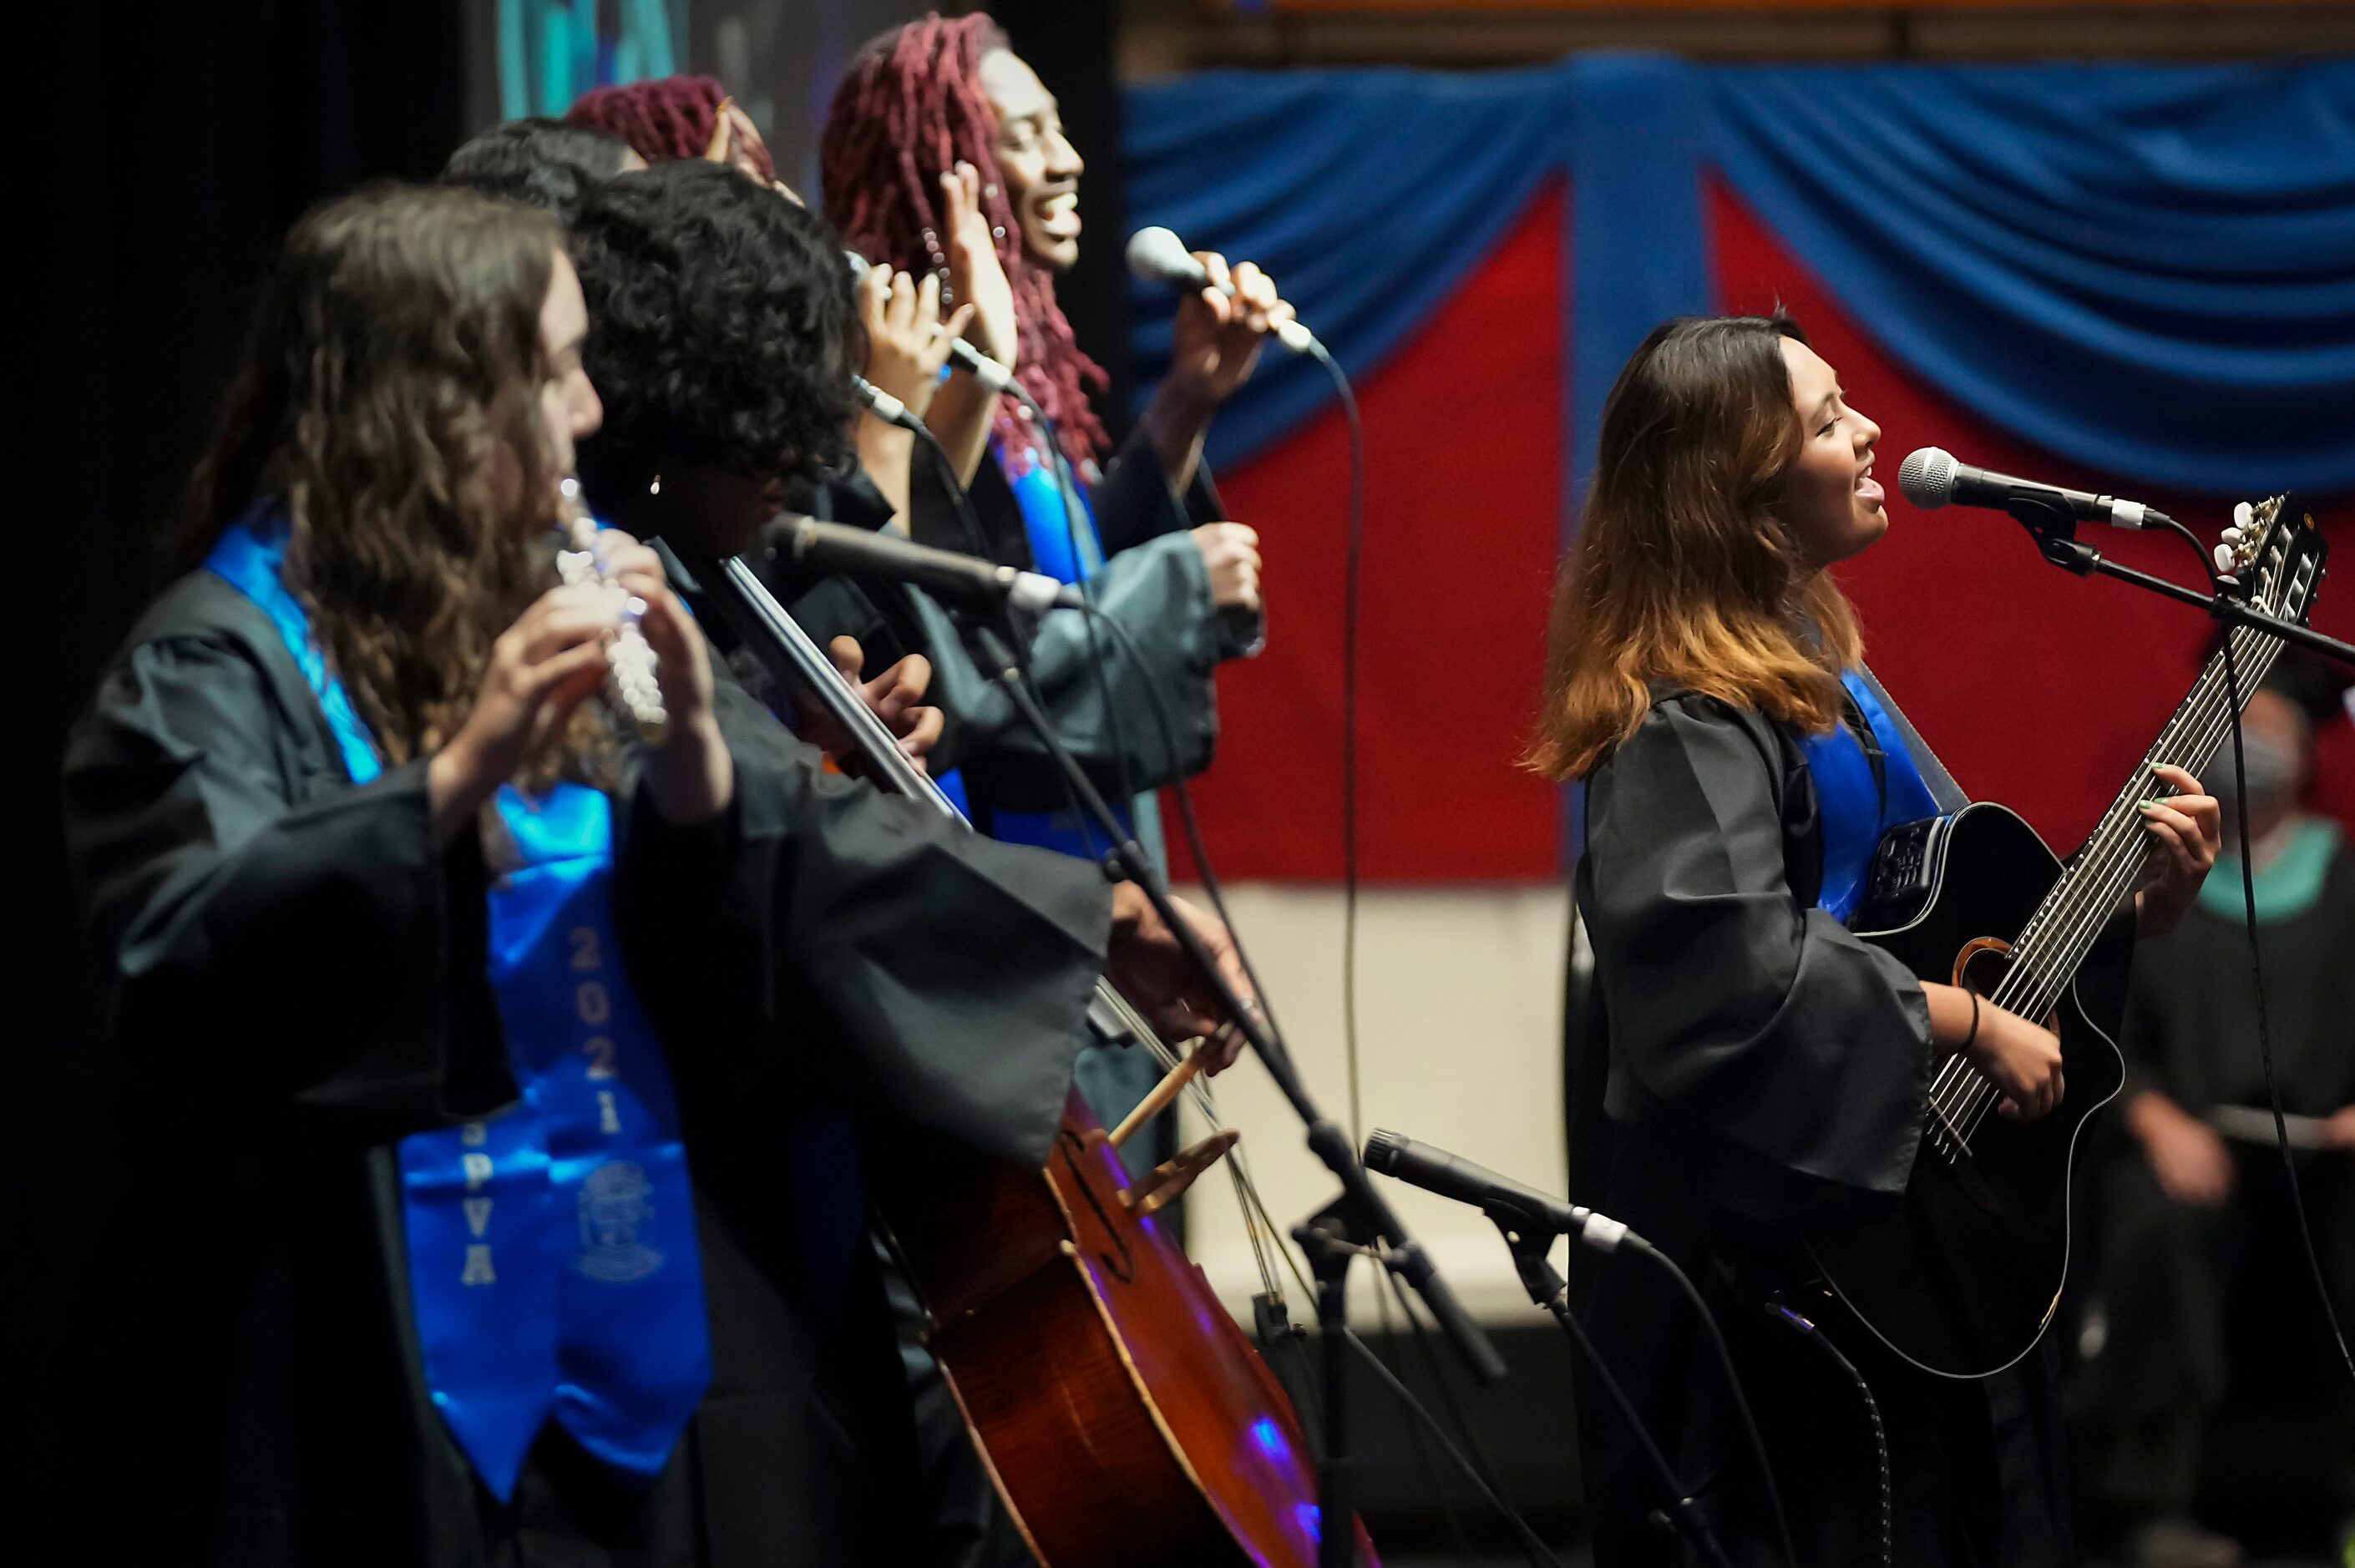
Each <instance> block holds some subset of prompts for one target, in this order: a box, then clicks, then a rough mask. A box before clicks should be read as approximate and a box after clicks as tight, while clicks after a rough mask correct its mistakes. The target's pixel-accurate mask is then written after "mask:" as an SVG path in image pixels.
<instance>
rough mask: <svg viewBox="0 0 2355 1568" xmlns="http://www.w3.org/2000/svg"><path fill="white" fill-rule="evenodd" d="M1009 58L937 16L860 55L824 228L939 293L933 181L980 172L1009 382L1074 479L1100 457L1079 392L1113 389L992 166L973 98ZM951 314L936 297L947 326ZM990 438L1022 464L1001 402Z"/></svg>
mask: <svg viewBox="0 0 2355 1568" xmlns="http://www.w3.org/2000/svg"><path fill="white" fill-rule="evenodd" d="M1006 47H1007V43H1006V35H1005V34H1004V33H1003V32H1001V31H999V30H998V27H997V25H996V23H994V22H992V21H991V20H990V19H989V18H988V17H987V16H980V15H975V16H959V17H956V18H954V20H952V19H947V18H943V17H942V16H938V15H937V14H935V15H932V16H926V17H925V18H924V19H923V20H922V21H921V22H911V23H909V24H908V25H907V26H904V27H895V28H893V29H892V30H891V31H890V32H888V33H885V34H883V35H882V36H881V37H877V38H875V39H872V40H871V41H869V42H868V44H867V46H866V47H865V48H861V49H860V50H859V51H858V57H857V58H854V59H853V60H852V61H851V64H850V70H849V73H848V74H847V76H845V77H844V78H843V80H842V86H841V87H840V88H839V89H837V90H836V92H835V95H834V106H833V107H832V108H831V109H830V110H828V111H827V112H826V133H825V135H824V137H823V138H822V139H821V141H820V143H819V151H820V154H821V157H822V159H823V163H822V165H821V168H822V173H821V178H822V179H823V180H824V182H825V187H826V217H829V218H831V219H832V220H833V221H834V225H835V227H836V228H839V229H841V230H842V232H843V236H844V238H847V240H848V241H849V242H850V244H851V246H852V247H853V248H854V249H857V250H858V251H859V252H860V253H861V254H862V255H864V256H865V257H867V259H868V260H870V261H877V262H889V263H890V264H891V265H892V266H894V267H897V268H900V270H903V271H920V270H933V271H937V272H938V273H940V275H941V281H942V282H943V284H944V285H945V284H946V283H947V281H948V265H947V256H946V252H945V251H944V250H943V249H942V246H941V241H940V235H941V232H942V230H943V228H946V227H947V225H946V222H945V217H946V208H947V198H946V197H944V196H943V195H942V194H941V184H940V181H941V175H943V173H945V172H946V171H948V170H950V169H953V168H954V167H955V166H956V164H957V163H958V161H959V160H960V159H962V160H963V161H964V162H965V163H968V164H972V165H973V166H974V167H975V168H976V169H978V170H979V171H981V181H982V188H983V192H984V195H983V196H982V211H983V214H984V216H986V217H987V218H988V219H989V224H990V228H991V229H992V230H993V231H994V232H995V233H996V236H997V260H999V262H1001V263H1002V264H1003V265H1004V266H1005V268H1006V276H1007V281H1008V282H1010V283H1011V284H1012V285H1013V289H1014V317H1015V322H1016V324H1017V327H1018V330H1019V332H1020V344H1021V354H1020V363H1019V365H1018V367H1017V372H1016V374H1017V375H1018V376H1019V378H1020V379H1021V382H1022V386H1023V388H1024V390H1026V391H1028V393H1029V394H1030V396H1031V397H1035V398H1037V399H1038V400H1039V407H1040V408H1044V409H1045V410H1046V411H1047V417H1048V418H1050V419H1052V420H1054V421H1055V428H1056V429H1057V430H1058V431H1060V433H1061V435H1062V438H1063V446H1064V449H1065V450H1066V451H1067V452H1068V453H1069V454H1070V456H1071V461H1072V463H1073V464H1074V466H1076V465H1078V464H1081V463H1084V462H1088V461H1092V459H1094V458H1095V457H1096V455H1097V454H1098V453H1100V452H1101V451H1103V449H1104V447H1105V445H1106V440H1105V437H1104V428H1103V423H1102V421H1100V420H1099V419H1098V418H1096V413H1095V409H1094V408H1092V407H1091V406H1090V404H1089V402H1088V388H1089V387H1091V386H1093V387H1097V388H1098V389H1101V388H1103V387H1105V386H1106V385H1108V384H1109V381H1108V377H1106V376H1105V375H1104V373H1103V370H1102V369H1100V368H1099V367H1098V366H1097V365H1096V363H1095V362H1094V361H1093V360H1092V359H1090V358H1089V357H1088V356H1087V355H1084V354H1082V353H1081V352H1080V345H1079V341H1078V340H1077V339H1076V338H1074V337H1072V335H1071V323H1070V322H1068V321H1066V320H1064V319H1063V312H1062V307H1061V306H1060V305H1058V304H1056V303H1055V275H1054V272H1053V271H1052V270H1050V268H1048V267H1046V266H1044V265H1042V264H1040V263H1039V262H1037V261H1034V260H1031V259H1030V258H1029V257H1028V255H1026V254H1024V252H1023V249H1022V228H1021V225H1020V224H1018V223H1017V222H1016V221H1015V217H1014V208H1013V206H1012V204H1011V202H1010V201H1009V200H1008V199H1007V195H1006V178H1005V175H1002V174H1001V173H1000V172H999V170H998V167H997V116H996V112H995V111H993V110H992V109H991V108H990V106H989V99H988V97H987V96H986V94H985V93H984V92H983V91H982V88H981V57H982V56H984V55H986V54H987V53H988V52H989V51H990V50H992V49H1002V48H1006ZM950 303H951V302H950V300H949V299H948V297H947V294H946V292H945V290H944V291H943V295H942V300H941V306H942V310H943V313H945V312H946V311H947V309H948V307H949V305H950ZM997 434H998V436H999V438H1000V448H1001V450H1003V451H1004V452H1005V453H1006V454H1007V458H1008V459H1009V460H1011V461H1016V462H1021V461H1025V459H1024V456H1023V454H1024V453H1026V452H1027V451H1028V450H1029V449H1030V447H1031V445H1032V438H1031V436H1030V435H1029V433H1028V431H1027V429H1025V427H1024V424H1023V419H1022V413H1021V406H1020V405H1019V404H1018V403H1017V402H1015V400H1014V399H1013V398H1011V397H1003V398H1000V399H999V400H998V409H997Z"/></svg>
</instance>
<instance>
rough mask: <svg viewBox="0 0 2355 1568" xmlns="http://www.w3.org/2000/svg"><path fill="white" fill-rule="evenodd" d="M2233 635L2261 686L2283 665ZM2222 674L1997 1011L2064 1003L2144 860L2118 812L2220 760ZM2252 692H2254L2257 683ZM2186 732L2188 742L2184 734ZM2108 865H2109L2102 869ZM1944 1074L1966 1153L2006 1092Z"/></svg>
mask: <svg viewBox="0 0 2355 1568" xmlns="http://www.w3.org/2000/svg"><path fill="white" fill-rule="evenodd" d="M2227 635H2228V638H2229V640H2230V641H2231V642H2232V652H2233V655H2234V657H2235V659H2236V660H2241V661H2244V662H2247V663H2248V664H2249V665H2250V666H2251V673H2252V674H2253V675H2254V677H2255V679H2256V680H2262V679H2263V678H2264V671H2265V669H2266V668H2268V667H2270V665H2271V664H2272V663H2273V662H2274V661H2275V658H2277V657H2278V655H2279V653H2280V652H2281V646H2282V645H2281V643H2280V642H2279V641H2277V640H2275V639H2273V638H2270V637H2267V636H2265V635H2264V633H2263V632H2260V631H2257V630H2254V629H2239V628H2236V629H2234V630H2232V631H2231V632H2229V633H2228V634H2227ZM2222 667H2223V666H2222V655H2221V654H2220V655H2219V656H2218V657H2217V658H2216V659H2214V660H2212V661H2211V663H2210V665H2209V667H2208V668H2207V669H2206V670H2205V671H2203V672H2202V673H2201V677H2200V684H2199V686H2198V687H2197V688H2196V689H2195V691H2194V692H2193V694H2192V696H2191V699H2190V701H2189V702H2187V703H2186V704H2185V705H2184V706H2183V708H2182V709H2181V710H2180V711H2179V713H2178V714H2177V715H2175V717H2174V719H2172V720H2170V721H2169V725H2168V727H2167V730H2166V731H2165V732H2162V734H2161V736H2160V737H2159V741H2158V744H2157V745H2156V746H2154V747H2152V748H2151V752H2150V754H2149V755H2148V756H2146V758H2145V759H2144V766H2143V767H2141V768H2138V769H2137V772H2136V775H2135V777H2134V779H2133V780H2132V781H2130V782H2129V784H2128V786H2127V788H2126V790H2125V791H2124V792H2122V794H2121V796H2120V798H2119V800H2118V801H2116V802H2114V803H2113V805H2112V808H2111V810H2110V811H2109V812H2107V813H2105V818H2104V821H2103V822H2102V824H2101V825H2100V827H2098V828H2097V829H2096V830H2095V833H2094V843H2093V845H2092V846H2090V847H2089V849H2088V852H2087V853H2088V858H2089V860H2091V861H2092V862H2093V863H2094V865H2095V866H2096V867H2097V868H2098V869H2096V870H2094V873H2093V874H2091V875H2089V876H2087V877H2084V878H2082V879H2080V880H2079V881H2078V883H2077V885H2076V886H2075V887H2073V888H2072V889H2071V891H2070V893H2069V894H2068V895H2065V896H2064V897H2063V898H2062V901H2061V902H2060V903H2059V904H2057V905H2055V906H2052V907H2051V909H2049V910H2044V911H2040V912H2039V914H2040V916H2042V917H2041V918H2031V919H2030V923H2029V926H2028V927H2027V928H2026V929H2024V930H2023V931H2022V932H2021V936H2020V940H2019V943H2018V944H2017V945H2016V946H2015V948H2014V950H2013V964H2012V967H2011V968H2010V969H2009V971H2007V973H2006V974H2005V976H2004V979H2003V980H2002V981H2000V982H1998V985H1997V987H1996V990H1995V992H1994V994H1993V995H1992V996H1990V997H1989V999H1988V1000H1989V1001H1993V1002H1994V1003H1995V1004H1996V1005H1997V1006H1998V1007H2001V1008H2003V1009H2005V1010H2006V1011H2007V1012H2019V1013H2020V1014H2021V1015H2022V1016H2025V1017H2029V1018H2041V1017H2042V1016H2044V1015H2045V1014H2046V1013H2047V1012H2051V1009H2052V1007H2053V1006H2054V1005H2055V1004H2056V1003H2057V1002H2058V1001H2060V998H2061V994H2062V991H2065V990H2066V989H2067V986H2068V983H2069V981H2068V980H2067V979H2065V978H2061V979H2057V980H2056V976H2069V975H2072V974H2073V971H2074V969H2075V967H2076V964H2077V963H2078V962H2079V961H2080V960H2082V959H2083V956H2084V953H2085V952H2086V951H2087V950H2090V948H2091V946H2092V943H2093V941H2094V938H2097V937H2098V936H2099V934H2100V932H2101V928H2102V927H2103V926H2105V925H2106V924H2107V923H2108V921H2109V919H2110V915H2111V912H2112V911H2113V910H2115V907H2116V906H2117V901H2118V900H2119V898H2121V897H2122V896H2123V895H2125V893H2126V888H2127V887H2128V886H2129V885H2131V883H2132V881H2133V879H2134V877H2135V875H2136V874H2137V872H2138V871H2139V869H2140V867H2141V864H2142V857H2141V856H2140V855H2139V854H2137V853H2132V852H2133V851H2134V850H2135V848H2136V842H2137V839H2138V838H2139V836H2140V832H2141V827H2142V824H2141V821H2140V816H2139V812H2138V811H2130V810H2120V809H2119V808H2120V807H2121V806H2123V805H2125V804H2126V801H2127V800H2129V799H2138V798H2139V790H2140V789H2142V788H2144V787H2146V786H2147V787H2157V788H2164V786H2161V785H2158V780H2157V779H2156V778H2155V776H2154V773H2153V768H2154V767H2155V766H2156V765H2154V764H2152V763H2151V762H2150V759H2149V758H2150V757H2152V756H2166V755H2168V754H2169V753H2170V752H2171V753H2173V755H2175V756H2178V757H2181V758H2183V759H2184V764H2185V765H2186V766H2189V765H2190V764H2191V763H2193V762H2195V761H2204V760H2205V759H2206V758H2208V757H2211V756H2212V755H2214V753H2215V750H2216V748H2217V747H2219V746H2221V745H2222V742H2223V739H2224V736H2225V734H2226V733H2227V731H2228V729H2229V726H2230V723H2231V719H2232V700H2231V697H2230V695H2229V694H2228V693H2226V692H2225V691H2224V690H2223V688H2222V683H2221V682H2220V681H2219V680H2217V679H2214V677H2217V676H2219V674H2220V672H2221V671H2222ZM2249 684H2250V685H2252V686H2254V684H2255V680H2252V681H2251V682H2250V683H2249ZM2186 730H2188V731H2189V732H2190V734H2188V735H2186V734H2182V733H2180V732H2182V731H2186ZM2170 742H2172V743H2173V744H2172V745H2170ZM2105 861H2106V862H2108V863H2106V864H2104V862H2105ZM2048 933H2051V934H2050V935H2048ZM2047 949H2050V951H2048V950H2047ZM2023 1004H2024V1005H2023ZM1957 1064H1962V1067H1961V1071H1960V1072H1959V1073H1949V1072H1948V1071H1947V1070H1945V1069H1952V1068H1954V1067H1955V1065H1957ZM1945 1069H1942V1072H1941V1075H1940V1078H1939V1080H1938V1081H1937V1082H1935V1083H1934V1085H1933V1086H1932V1091H1931V1092H1932V1098H1933V1103H1934V1105H1935V1106H1936V1107H1937V1110H1938V1114H1939V1119H1940V1120H1941V1121H1943V1122H1945V1124H1946V1129H1947V1130H1948V1131H1949V1132H1950V1133H1955V1134H1956V1135H1957V1136H1959V1138H1960V1139H1962V1140H1963V1146H1964V1149H1965V1150H1968V1148H1969V1143H1968V1139H1969V1138H1970V1136H1971V1135H1972V1134H1973V1133H1975V1132H1977V1130H1978V1128H1979V1126H1980V1124H1981V1123H1982V1122H1984V1121H1985V1119H1986V1118H1987V1112H1988V1111H1989V1110H1990V1109H1991V1108H1992V1107H1994V1106H1995V1105H1996V1104H1997V1103H1998V1102H1999V1101H2000V1100H2001V1098H2002V1091H2001V1090H2000V1089H1999V1088H1998V1087H1997V1086H1996V1085H1995V1083H1994V1082H1993V1081H1992V1080H1991V1079H1989V1078H1987V1076H1986V1075H1984V1074H1983V1073H1981V1072H1979V1071H1978V1070H1977V1068H1976V1067H1973V1066H1970V1065H1967V1064H1966V1063H1965V1062H1964V1059H1963V1058H1962V1057H1960V1056H1956V1057H1952V1058H1949V1059H1948V1062H1947V1063H1946V1065H1945ZM1958 1085H1959V1086H1962V1088H1963V1093H1962V1095H1961V1097H1960V1098H1959V1100H1958V1099H1956V1098H1955V1095H1954V1090H1955V1087H1956V1086H1958Z"/></svg>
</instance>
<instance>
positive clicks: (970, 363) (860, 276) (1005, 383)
mask: <svg viewBox="0 0 2355 1568" xmlns="http://www.w3.org/2000/svg"><path fill="white" fill-rule="evenodd" d="M842 260H844V262H845V263H846V264H847V265H848V267H849V268H850V281H852V282H854V283H860V282H864V281H866V280H867V274H868V273H869V272H871V271H873V270H874V268H873V266H872V265H871V264H870V263H869V262H868V260H867V258H866V257H864V256H861V255H860V254H859V253H858V251H856V250H846V251H844V252H843V253H842ZM949 357H950V358H951V359H954V360H955V361H956V362H957V366H958V368H960V369H962V370H964V371H965V372H966V373H967V374H969V375H970V376H972V377H973V378H974V379H975V381H978V382H980V383H981V384H982V386H984V387H987V388H988V389H989V390H990V391H992V392H1011V393H1013V394H1014V395H1015V396H1016V397H1020V396H1022V389H1021V388H1020V387H1018V386H1017V385H1015V381H1014V372H1013V371H1012V370H1010V369H1008V368H1007V366H1003V365H1001V364H999V363H998V362H997V361H996V360H995V359H992V358H990V357H989V355H986V354H984V353H982V352H981V350H979V349H977V348H975V347H974V345H973V344H969V343H967V342H965V340H964V339H963V338H961V337H959V338H952V339H950V340H949ZM879 417H881V418H884V419H885V420H886V422H888V423H890V424H895V425H896V424H898V423H899V421H898V420H897V419H892V418H890V417H889V416H888V415H879Z"/></svg>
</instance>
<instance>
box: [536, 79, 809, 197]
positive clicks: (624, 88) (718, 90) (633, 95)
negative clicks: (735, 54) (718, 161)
mask: <svg viewBox="0 0 2355 1568" xmlns="http://www.w3.org/2000/svg"><path fill="white" fill-rule="evenodd" d="M727 99H728V90H727V89H726V88H725V87H722V86H721V85H720V84H719V82H718V81H717V80H716V79H713V78H711V77H708V76H665V77H656V78H655V79H653V80H652V81H633V82H625V83H623V85H621V86H619V87H600V88H594V89H591V90H590V91H587V92H584V93H582V94H581V96H580V97H579V98H577V99H575V100H574V101H573V103H572V107H571V108H570V109H568V110H566V111H564V118H565V119H566V120H568V121H570V122H571V123H573V124H575V125H586V126H589V127H591V129H594V130H598V131H602V132H605V133H606V134H607V135H609V136H619V137H620V138H621V139H622V140H623V141H624V142H627V143H629V144H630V146H631V148H632V149H633V150H634V152H636V154H638V156H639V157H641V158H644V159H645V161H646V162H647V163H649V164H660V163H666V162H667V161H669V160H670V159H673V158H700V157H701V156H703V154H704V152H705V150H706V149H708V148H709V146H710V145H711V132H712V131H713V130H714V129H715V128H716V127H717V126H718V124H719V106H720V104H722V103H723V102H725V101H727ZM747 151H748V152H749V153H750V154H751V159H752V162H753V164H755V165H757V166H758V168H759V169H760V173H761V178H762V181H764V182H766V181H769V180H773V179H775V178H776V177H777V169H776V165H775V164H774V163H773V162H772V161H771V160H770V157H769V150H768V148H766V147H763V146H759V145H757V144H756V145H754V146H752V147H751V148H749V149H747Z"/></svg>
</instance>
